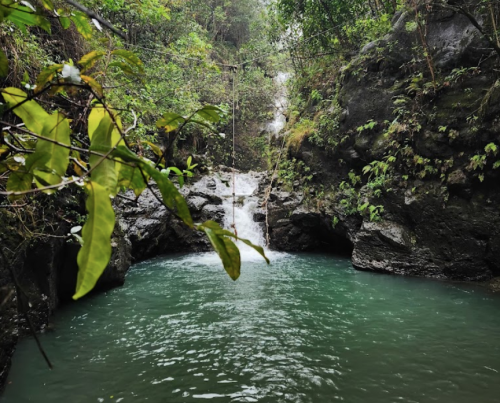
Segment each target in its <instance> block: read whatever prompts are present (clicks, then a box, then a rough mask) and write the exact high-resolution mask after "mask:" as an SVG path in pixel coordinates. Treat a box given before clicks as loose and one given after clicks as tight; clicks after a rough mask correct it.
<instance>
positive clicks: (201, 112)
mask: <svg viewBox="0 0 500 403" xmlns="http://www.w3.org/2000/svg"><path fill="white" fill-rule="evenodd" d="M222 114H224V111H223V110H222V109H220V108H217V107H216V106H212V105H207V106H204V107H203V108H201V109H198V110H197V111H196V115H198V116H200V117H202V118H203V119H205V120H207V121H209V122H212V123H217V122H219V121H220V117H221V115H222Z"/></svg>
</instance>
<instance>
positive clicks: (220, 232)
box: [198, 221, 270, 264]
mask: <svg viewBox="0 0 500 403" xmlns="http://www.w3.org/2000/svg"><path fill="white" fill-rule="evenodd" d="M203 228H209V229H211V230H212V231H214V232H215V233H216V234H217V235H219V236H227V237H231V238H234V239H236V240H238V241H241V242H243V243H244V244H246V245H248V246H250V247H251V248H253V249H254V250H255V251H257V252H258V253H259V254H260V255H261V256H262V257H263V258H264V259H265V261H266V263H267V264H269V263H270V262H269V259H268V258H267V256H266V253H265V252H264V248H263V247H261V246H258V245H254V244H253V243H252V242H251V241H249V240H248V239H243V238H239V237H237V236H236V235H235V234H233V233H232V232H231V231H228V230H225V229H223V228H221V226H220V225H219V224H217V223H216V222H215V221H206V222H204V223H203V224H201V225H200V226H198V229H199V230H201V231H203Z"/></svg>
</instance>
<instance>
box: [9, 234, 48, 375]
mask: <svg viewBox="0 0 500 403" xmlns="http://www.w3.org/2000/svg"><path fill="white" fill-rule="evenodd" d="M0 242H1V243H2V244H3V243H4V242H3V239H2V238H0ZM0 256H1V257H2V259H3V261H4V263H5V266H6V267H7V268H8V270H9V272H10V275H11V277H12V281H13V282H14V286H15V288H16V292H17V296H18V299H19V303H20V304H21V309H22V311H23V313H24V316H25V318H26V321H27V322H28V326H29V328H30V331H31V333H32V335H33V338H34V339H35V341H36V344H37V346H38V351H40V353H41V354H42V356H43V358H44V360H45V362H46V363H47V365H48V367H49V368H50V369H53V368H54V367H53V366H52V363H51V362H50V359H49V357H48V356H47V354H46V353H45V350H44V349H43V346H42V343H40V340H39V338H38V335H37V334H36V330H35V327H34V326H33V323H32V322H31V318H30V316H29V313H28V309H27V308H26V305H25V301H24V299H23V297H22V296H21V292H22V293H23V294H24V296H25V297H26V298H27V295H26V293H25V292H24V291H22V288H21V286H20V285H19V283H18V281H17V277H16V275H15V274H14V269H13V268H12V265H11V264H10V261H9V259H7V256H5V253H4V251H3V249H2V248H0Z"/></svg>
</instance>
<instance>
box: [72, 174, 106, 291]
mask: <svg viewBox="0 0 500 403" xmlns="http://www.w3.org/2000/svg"><path fill="white" fill-rule="evenodd" d="M85 189H86V191H87V202H86V208H87V212H88V216H87V222H86V223H85V225H84V226H83V231H82V238H83V247H82V248H81V249H80V252H79V253H78V258H77V262H78V269H79V270H78V278H77V283H76V292H75V295H73V299H78V298H81V297H83V296H84V295H85V294H87V293H88V292H90V291H91V290H92V289H93V288H94V286H95V285H96V283H97V280H98V279H99V277H100V276H101V274H102V273H103V272H104V270H105V269H106V266H107V265H108V263H109V259H110V258H111V252H112V251H111V235H112V234H113V229H114V227H115V212H114V211H113V206H112V205H111V200H110V199H109V194H108V191H107V190H106V189H105V188H104V187H102V186H101V185H99V184H98V183H95V182H88V183H86V184H85Z"/></svg>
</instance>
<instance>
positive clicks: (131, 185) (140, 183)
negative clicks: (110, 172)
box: [116, 158, 149, 197]
mask: <svg viewBox="0 0 500 403" xmlns="http://www.w3.org/2000/svg"><path fill="white" fill-rule="evenodd" d="M118 160H119V161H122V160H121V159H120V158H118ZM116 170H117V172H118V186H120V187H124V188H126V189H131V190H133V191H134V193H135V195H136V196H137V197H139V196H140V195H141V194H142V192H143V191H144V190H145V189H146V187H147V185H146V181H147V180H148V179H149V175H147V174H143V173H142V172H141V169H140V168H139V167H137V166H130V165H126V164H122V163H120V162H116ZM144 179H146V181H145V180H144Z"/></svg>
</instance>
